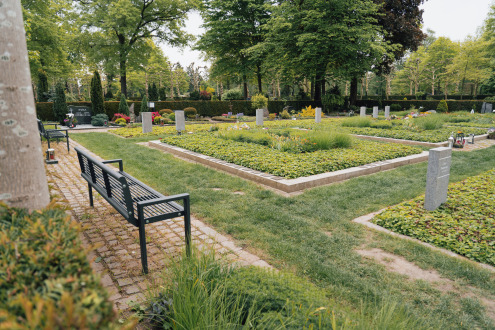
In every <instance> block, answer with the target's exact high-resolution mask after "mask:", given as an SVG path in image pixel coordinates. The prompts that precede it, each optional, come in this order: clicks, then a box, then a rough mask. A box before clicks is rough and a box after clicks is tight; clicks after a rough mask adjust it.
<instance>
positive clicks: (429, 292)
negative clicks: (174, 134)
mask: <svg viewBox="0 0 495 330" xmlns="http://www.w3.org/2000/svg"><path fill="white" fill-rule="evenodd" d="M72 138H73V139H75V140H77V142H79V143H81V144H83V145H84V146H85V147H87V148H89V149H90V150H91V151H93V152H95V153H97V154H98V155H100V156H101V157H103V158H105V159H115V158H122V159H123V161H124V164H125V169H126V172H128V173H130V174H131V175H133V176H134V177H136V178H137V179H139V180H141V181H143V182H144V183H146V184H148V185H150V186H151V187H153V188H154V189H156V190H157V191H160V192H161V193H164V194H177V193H183V192H188V193H190V195H191V208H192V209H191V210H192V212H193V214H194V215H195V216H196V217H198V218H199V219H201V220H203V221H205V222H206V223H208V224H209V225H211V226H214V227H215V229H216V230H218V231H219V232H221V233H225V234H228V235H230V236H231V237H233V238H234V239H235V240H236V241H237V242H239V243H240V244H241V245H242V246H245V247H246V248H247V249H250V247H255V251H257V252H256V253H257V254H258V255H260V256H262V258H263V259H265V260H267V261H268V262H269V263H270V264H271V265H273V266H274V267H276V268H277V269H280V270H286V271H290V272H292V273H294V274H296V275H297V276H299V277H304V278H306V279H308V280H310V281H311V282H312V283H314V284H315V285H316V286H318V287H319V288H320V289H321V290H323V291H325V293H326V295H327V296H328V297H330V298H331V299H332V300H333V301H334V302H335V304H336V305H333V306H332V307H335V308H336V309H337V310H344V311H347V310H350V311H349V312H345V314H344V317H346V318H349V319H350V320H354V315H355V313H356V312H361V311H363V318H364V319H365V320H367V321H368V323H367V324H368V327H367V328H368V329H369V328H377V327H373V326H372V324H373V323H372V322H373V321H372V320H373V319H374V317H375V316H377V315H379V314H381V313H385V314H388V315H395V314H396V313H395V311H397V310H398V311H402V310H405V311H407V313H412V315H413V316H414V319H415V320H417V321H418V323H419V325H418V326H415V327H412V328H414V329H421V328H428V329H442V328H444V329H452V328H455V329H473V328H485V329H488V328H493V326H494V323H493V321H492V320H491V319H490V318H489V317H488V316H487V313H486V311H485V309H484V307H483V305H481V304H480V302H479V300H477V299H476V297H485V298H489V297H491V298H492V299H493V297H494V296H495V279H494V276H493V273H492V272H491V271H489V270H486V269H483V268H481V267H479V266H477V265H475V264H474V263H473V262H470V261H466V260H459V259H457V258H453V257H450V256H446V255H445V254H443V253H441V252H439V251H435V250H432V249H430V248H428V247H425V246H423V245H421V244H418V243H416V242H412V241H406V240H403V239H399V238H396V237H392V236H390V235H388V234H385V233H379V232H375V231H372V230H369V229H368V228H366V227H364V226H362V225H359V224H355V223H353V222H351V220H352V219H354V218H356V217H358V216H361V215H364V214H368V213H370V212H376V211H378V210H380V209H382V208H384V207H387V206H390V205H395V204H398V203H401V202H403V201H406V200H410V199H412V198H415V197H416V196H418V195H421V194H423V193H424V189H425V182H426V168H427V164H426V163H420V164H415V165H408V166H403V167H400V168H397V169H394V170H390V171H386V172H382V173H377V174H374V175H370V176H366V177H360V178H355V179H351V180H348V181H345V182H342V183H339V184H333V185H329V186H323V187H318V188H314V189H310V190H307V191H305V192H304V193H303V194H301V195H298V196H294V197H290V198H287V197H283V196H280V195H277V194H275V193H274V192H271V191H269V190H265V189H263V188H262V187H259V186H257V185H255V184H253V183H250V182H248V181H246V180H242V179H240V178H236V177H233V176H231V175H228V174H225V173H221V172H217V171H215V170H213V169H210V168H207V167H204V166H201V165H199V164H192V163H189V162H185V161H183V160H180V159H177V158H175V157H173V156H172V155H169V154H164V153H162V152H160V151H158V150H153V149H149V148H146V147H144V146H141V145H137V144H136V143H137V142H143V141H147V140H149V137H142V138H130V139H121V138H118V137H116V136H113V135H111V134H103V133H88V134H73V136H72ZM494 158H495V148H494V147H491V148H487V149H483V150H477V151H472V152H455V153H454V154H453V155H452V167H451V175H450V180H451V182H456V181H460V180H463V179H465V178H467V177H469V176H473V175H478V174H480V173H482V172H486V171H487V170H490V169H492V168H493V159H494ZM143 159H146V162H143V161H142V160H143ZM239 191H242V192H243V193H244V194H243V195H240V194H237V193H236V192H239ZM371 247H373V248H380V249H383V250H384V251H387V252H390V253H393V254H396V255H398V256H401V257H403V258H405V259H406V260H407V261H409V262H413V263H415V264H416V265H418V266H419V267H421V268H422V269H425V270H430V269H434V270H436V271H437V272H439V273H440V275H441V276H442V277H445V278H448V279H451V280H452V281H455V283H456V284H458V285H459V286H462V287H473V288H475V289H476V290H478V293H477V294H476V296H475V297H473V298H472V299H471V300H470V302H468V301H467V300H465V299H462V298H461V297H460V296H459V295H457V294H456V293H455V292H451V291H449V292H445V291H442V290H439V289H438V288H437V287H435V286H434V285H432V284H429V283H425V282H423V281H411V280H407V279H406V278H405V277H404V276H402V275H397V274H395V273H393V272H389V271H387V270H386V269H385V267H383V266H381V265H379V264H377V263H375V262H373V261H370V260H366V259H364V258H362V257H361V256H359V255H358V254H357V253H356V252H355V249H363V248H371ZM477 301H478V302H477ZM476 302H477V303H476ZM387 304H388V306H397V309H393V308H391V307H387ZM390 311H392V313H390ZM362 328H366V327H365V326H363V327H362ZM396 328H398V329H404V328H407V327H400V326H397V327H396Z"/></svg>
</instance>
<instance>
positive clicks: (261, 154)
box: [161, 133, 422, 179]
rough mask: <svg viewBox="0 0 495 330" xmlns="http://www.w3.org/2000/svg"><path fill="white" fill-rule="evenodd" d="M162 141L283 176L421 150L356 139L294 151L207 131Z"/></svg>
mask: <svg viewBox="0 0 495 330" xmlns="http://www.w3.org/2000/svg"><path fill="white" fill-rule="evenodd" d="M161 141H162V142H164V143H167V144H171V145H174V146H178V147H181V148H184V149H187V150H191V151H195V152H199V153H201V154H204V155H208V156H211V157H215V158H218V159H222V160H224V161H227V162H230V163H234V164H237V165H241V166H246V167H249V168H251V169H254V170H258V171H262V172H266V173H270V174H273V175H277V176H281V177H284V178H289V179H292V178H298V177H302V176H309V175H314V174H319V173H325V172H333V171H338V170H342V169H346V168H350V167H355V166H360V165H364V164H369V163H373V162H377V161H381V160H386V159H394V158H398V157H404V156H408V155H412V154H417V153H421V152H422V150H421V149H419V148H416V147H411V146H406V145H401V144H391V143H380V142H373V141H365V140H356V141H355V143H354V144H353V148H352V149H343V148H338V149H330V150H318V151H314V152H310V153H301V154H295V153H292V152H284V151H280V150H274V149H272V148H270V147H269V146H263V145H256V144H253V143H244V142H236V141H232V140H229V139H222V138H218V137H217V136H215V135H214V134H211V133H196V134H187V135H168V136H164V137H163V138H162V139H161Z"/></svg>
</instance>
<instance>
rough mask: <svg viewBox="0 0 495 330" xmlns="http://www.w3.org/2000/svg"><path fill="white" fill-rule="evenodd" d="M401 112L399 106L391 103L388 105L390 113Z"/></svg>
mask: <svg viewBox="0 0 495 330" xmlns="http://www.w3.org/2000/svg"><path fill="white" fill-rule="evenodd" d="M401 110H402V107H401V106H400V104H397V103H393V104H391V105H390V111H401Z"/></svg>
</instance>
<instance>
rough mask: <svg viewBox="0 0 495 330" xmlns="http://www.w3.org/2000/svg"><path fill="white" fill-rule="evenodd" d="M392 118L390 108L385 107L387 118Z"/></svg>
mask: <svg viewBox="0 0 495 330" xmlns="http://www.w3.org/2000/svg"><path fill="white" fill-rule="evenodd" d="M388 117H390V106H389V105H387V106H385V118H388Z"/></svg>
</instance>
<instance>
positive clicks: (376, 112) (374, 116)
mask: <svg viewBox="0 0 495 330" xmlns="http://www.w3.org/2000/svg"><path fill="white" fill-rule="evenodd" d="M373 118H378V107H373Z"/></svg>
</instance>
